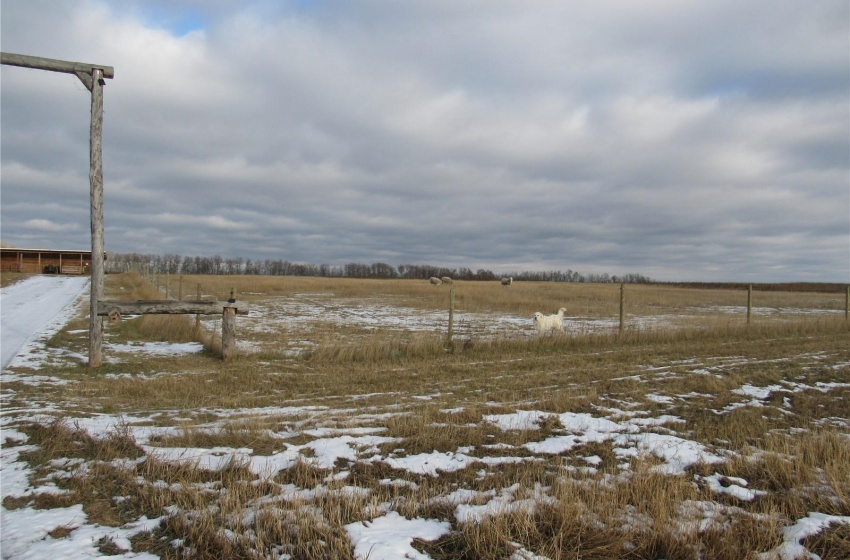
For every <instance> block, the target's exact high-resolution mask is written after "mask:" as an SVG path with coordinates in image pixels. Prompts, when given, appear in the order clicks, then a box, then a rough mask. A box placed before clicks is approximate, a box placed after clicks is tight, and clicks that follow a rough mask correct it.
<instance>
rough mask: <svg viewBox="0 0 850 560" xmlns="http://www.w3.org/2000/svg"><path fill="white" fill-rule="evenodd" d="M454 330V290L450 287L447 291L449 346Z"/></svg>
mask: <svg viewBox="0 0 850 560" xmlns="http://www.w3.org/2000/svg"><path fill="white" fill-rule="evenodd" d="M454 328H455V288H454V286H452V287H451V289H450V290H449V337H448V340H449V346H451V344H452V337H453V336H454Z"/></svg>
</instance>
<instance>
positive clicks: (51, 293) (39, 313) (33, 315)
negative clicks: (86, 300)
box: [0, 276, 89, 369]
mask: <svg viewBox="0 0 850 560" xmlns="http://www.w3.org/2000/svg"><path fill="white" fill-rule="evenodd" d="M88 285H89V279H88V278H87V277H82V276H32V277H30V278H27V279H25V280H22V281H21V282H18V283H16V284H12V285H11V286H7V287H5V288H2V290H0V347H2V364H0V368H2V369H6V366H8V365H10V363H11V362H12V359H13V358H15V356H16V355H18V354H25V353H26V352H27V350H29V346H28V345H31V344H32V343H33V342H34V341H35V340H34V339H35V337H36V336H39V335H40V336H42V337H44V336H45V335H50V334H53V333H55V332H57V331H58V330H59V329H61V328H62V327H63V326H64V325H65V323H67V322H68V320H69V319H70V318H71V317H72V316H73V313H74V307H73V306H72V305H71V304H72V303H73V302H74V301H75V300H76V299H77V298H79V297H80V296H81V295H82V294H83V292H84V291H85V289H86V288H87V287H88Z"/></svg>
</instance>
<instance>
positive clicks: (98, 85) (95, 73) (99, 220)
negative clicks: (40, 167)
mask: <svg viewBox="0 0 850 560" xmlns="http://www.w3.org/2000/svg"><path fill="white" fill-rule="evenodd" d="M81 79H82V78H81ZM83 83H84V84H85V85H86V86H87V87H88V89H89V90H90V91H91V134H90V138H89V148H90V149H89V152H90V154H89V156H90V160H91V164H90V170H89V187H90V189H89V190H90V191H91V192H90V198H91V302H90V307H89V314H90V315H91V317H90V319H89V367H100V364H101V362H102V360H103V317H99V316H98V315H97V302H98V301H100V300H102V299H103V147H102V146H103V145H102V138H103V71H102V70H101V69H100V68H93V69H92V71H91V76H90V77H89V79H88V80H83Z"/></svg>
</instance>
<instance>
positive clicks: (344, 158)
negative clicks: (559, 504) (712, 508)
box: [0, 0, 850, 281]
mask: <svg viewBox="0 0 850 560" xmlns="http://www.w3.org/2000/svg"><path fill="white" fill-rule="evenodd" d="M48 8H50V9H48ZM36 16H38V17H36ZM848 21H850V17H848V7H847V5H846V2H839V1H826V2H819V3H818V4H817V5H812V6H803V5H800V4H799V3H796V2H791V1H787V2H786V1H780V2H776V1H767V0H757V1H755V2H747V3H745V4H741V3H739V2H732V1H731V0H728V1H727V0H721V1H714V2H707V1H706V2H702V1H700V2H690V3H686V4H683V3H680V2H671V1H666V0H651V1H649V2H642V3H640V4H634V3H633V2H627V1H625V0H623V1H615V2H610V3H606V4H605V5H604V6H601V5H598V4H592V3H579V4H576V3H566V4H564V3H550V4H540V5H530V4H528V3H527V2H519V1H512V0H504V1H498V2H492V1H486V2H485V1H483V0H482V1H473V2H464V3H457V2H450V1H448V0H446V1H436V2H429V3H427V4H415V3H398V2H388V1H382V0H364V1H360V0H358V1H355V2H339V1H328V2H319V3H299V2H281V3H266V2H246V3H239V4H233V3H229V2H200V1H196V0H183V1H181V2H161V1H159V0H154V1H153V2H126V3H121V4H114V3H106V2H101V1H98V0H86V1H84V2H79V3H68V4H61V5H60V6H54V5H53V3H46V2H42V1H40V0H33V1H32V2H6V3H4V6H3V19H2V21H0V25H2V34H3V35H2V36H3V50H4V51H12V52H23V53H27V54H36V55H40V56H49V57H54V58H66V59H68V58H69V59H74V60H84V61H99V62H102V63H105V64H110V65H112V66H114V67H115V69H116V77H115V79H114V80H108V81H107V83H106V87H105V121H104V148H103V149H104V177H105V186H106V192H105V211H106V244H107V248H108V249H109V250H112V251H118V252H125V251H126V252H132V251H138V252H157V253H165V252H170V253H178V254H184V255H195V254H216V253H217V254H221V255H224V256H244V257H249V258H254V259H256V258H282V259H287V260H290V261H295V262H309V263H327V264H335V265H338V264H344V263H347V262H352V261H355V262H367V263H368V262H375V261H384V262H390V263H392V264H403V263H432V264H439V265H443V264H444V265H446V266H464V267H469V268H472V269H477V268H480V267H481V268H490V269H493V270H494V271H497V272H498V271H508V270H519V269H529V270H538V269H543V270H551V269H562V270H566V269H572V270H579V271H582V272H609V273H612V274H617V273H623V272H640V273H643V274H647V275H650V276H653V277H658V278H660V279H671V280H672V279H693V280H742V281H745V280H759V281H779V280H792V279H793V280H829V281H846V280H848V274H850V171H849V170H850V143H849V142H850V140H848V139H850V130H849V129H850V102H848V98H850V95H848V93H850V70H848V68H850V55H848V53H847V49H846V45H847V42H848V40H850V39H848V38H849V37H850V30H848V27H850V24H848ZM800 45H805V48H801V47H800ZM1 85H2V90H3V91H2V93H3V95H2V104H3V120H2V123H0V126H2V135H0V142H2V153H0V157H1V158H2V168H0V172H2V180H3V190H2V197H3V205H2V218H3V220H2V224H1V225H0V227H2V234H3V239H4V241H6V240H8V241H9V242H17V241H18V240H20V239H22V238H26V236H28V235H31V234H32V230H31V228H29V226H27V223H28V222H31V221H33V220H53V219H54V218H52V214H48V213H47V210H46V208H47V207H48V206H49V204H50V203H53V202H55V201H56V200H57V199H58V198H61V200H62V204H63V207H64V208H65V212H66V213H67V214H66V215H68V216H72V218H68V220H69V223H70V220H73V223H75V224H78V228H77V229H76V230H75V232H67V233H68V234H69V235H65V236H60V237H55V238H53V239H50V238H45V242H46V243H53V244H61V243H62V242H73V244H74V245H84V244H85V243H86V242H87V239H86V229H87V225H86V224H87V212H88V206H87V205H88V199H87V196H86V193H87V192H88V176H87V174H88V92H87V91H85V89H84V88H83V87H82V84H80V83H79V82H78V80H77V79H76V78H74V77H72V76H64V75H56V74H48V73H44V72H36V71H32V70H23V69H11V68H8V67H3V69H2V84H1Z"/></svg>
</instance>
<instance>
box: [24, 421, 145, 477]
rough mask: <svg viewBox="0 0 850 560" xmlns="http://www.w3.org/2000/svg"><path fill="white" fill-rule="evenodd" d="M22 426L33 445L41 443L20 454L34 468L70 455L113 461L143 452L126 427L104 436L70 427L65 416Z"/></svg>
mask: <svg viewBox="0 0 850 560" xmlns="http://www.w3.org/2000/svg"><path fill="white" fill-rule="evenodd" d="M19 429H20V430H21V431H22V432H24V433H26V434H27V435H28V436H29V438H30V439H29V441H30V443H31V444H33V445H36V446H38V447H37V449H35V450H33V451H26V452H23V453H21V457H22V458H23V459H25V460H26V461H27V462H28V463H30V465H32V466H33V467H35V468H38V467H39V466H43V465H45V464H46V463H48V462H49V461H51V460H53V459H64V458H68V457H76V458H80V459H85V460H88V461H111V460H113V459H121V458H130V459H135V458H138V457H141V456H142V455H144V452H143V451H142V450H141V449H140V448H139V447H138V446H137V445H136V442H135V440H134V439H133V437H132V435H131V434H130V432H129V430H127V429H126V427H123V428H122V427H117V428H115V429H114V430H113V431H112V432H110V433H108V434H106V435H105V436H104V437H102V438H95V437H93V436H91V435H90V434H89V433H88V432H87V431H86V430H85V429H84V428H81V427H78V426H69V425H68V423H67V422H66V421H65V420H62V419H57V420H54V421H52V422H50V423H49V424H38V423H34V424H29V425H26V426H22V427H21V428H19Z"/></svg>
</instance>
